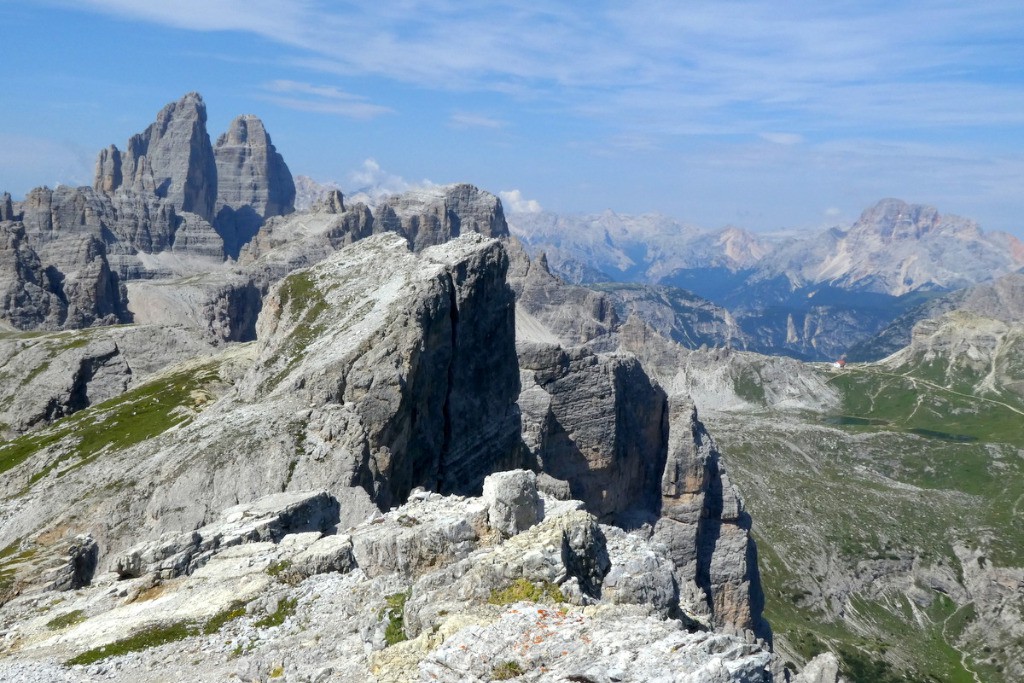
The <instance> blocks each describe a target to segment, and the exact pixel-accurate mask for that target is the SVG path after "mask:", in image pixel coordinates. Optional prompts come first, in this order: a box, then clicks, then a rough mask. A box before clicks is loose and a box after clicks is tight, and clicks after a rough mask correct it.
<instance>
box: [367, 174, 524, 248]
mask: <svg viewBox="0 0 1024 683" xmlns="http://www.w3.org/2000/svg"><path fill="white" fill-rule="evenodd" d="M376 220H377V221H378V223H380V229H381V230H386V231H391V232H397V233H399V234H400V235H402V236H404V237H405V238H406V239H407V240H409V244H410V246H412V248H413V250H414V251H421V250H423V249H426V248H427V247H430V246H433V245H435V244H442V243H444V242H447V241H448V240H450V239H453V238H455V237H458V236H459V235H465V234H466V233H469V232H476V233H479V234H481V235H483V236H484V237H508V225H507V224H506V223H505V213H504V211H503V210H502V208H501V200H500V199H498V198H497V197H495V196H494V195H493V194H491V193H490V192H485V191H482V190H479V189H477V188H476V187H473V186H472V185H467V184H459V185H438V186H434V187H429V188H425V189H420V190H410V191H409V192H405V193H403V194H400V195H395V196H393V197H390V198H388V199H387V201H385V202H384V203H383V204H381V205H380V206H379V207H378V208H377V215H376Z"/></svg>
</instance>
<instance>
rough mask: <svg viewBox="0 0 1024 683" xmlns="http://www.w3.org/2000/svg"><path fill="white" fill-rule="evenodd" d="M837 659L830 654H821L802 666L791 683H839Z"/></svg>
mask: <svg viewBox="0 0 1024 683" xmlns="http://www.w3.org/2000/svg"><path fill="white" fill-rule="evenodd" d="M841 680H842V679H841V678H840V677H839V659H838V658H837V657H836V656H835V655H834V654H832V653H831V652H823V653H821V654H820V655H817V656H816V657H814V659H812V660H811V661H809V662H807V664H805V665H804V668H803V670H802V671H800V673H798V674H797V675H796V676H795V677H794V678H793V681H792V683H839V681H841Z"/></svg>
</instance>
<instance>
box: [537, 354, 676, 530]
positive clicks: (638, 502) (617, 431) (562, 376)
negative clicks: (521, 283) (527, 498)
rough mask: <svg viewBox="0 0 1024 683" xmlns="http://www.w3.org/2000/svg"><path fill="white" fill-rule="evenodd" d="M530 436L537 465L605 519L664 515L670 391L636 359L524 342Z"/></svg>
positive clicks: (621, 519) (589, 508)
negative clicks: (661, 494)
mask: <svg viewBox="0 0 1024 683" xmlns="http://www.w3.org/2000/svg"><path fill="white" fill-rule="evenodd" d="M519 363H520V367H521V377H522V385H523V391H522V393H521V394H520V398H519V405H520V409H521V411H522V414H523V439H524V443H525V444H526V446H527V448H528V449H529V451H530V454H531V456H532V457H533V458H534V459H535V460H536V462H537V465H538V466H539V467H540V468H541V469H542V470H543V471H544V472H546V473H547V474H549V475H551V476H553V477H555V478H556V479H562V480H565V481H567V482H568V483H569V487H570V489H571V491H572V495H573V497H574V498H577V499H579V500H582V501H584V502H585V503H586V504H587V509H588V510H590V511H592V512H593V513H594V514H596V515H598V516H599V517H600V518H601V519H605V520H612V519H616V520H619V521H623V522H625V521H626V519H627V518H628V517H630V516H631V515H634V514H639V516H640V517H644V516H645V515H656V513H657V509H658V499H659V495H658V490H659V485H658V482H659V481H660V479H661V473H662V469H663V467H664V462H665V453H666V450H665V449H666V443H667V439H668V421H667V415H668V408H667V405H668V404H667V401H666V397H665V393H664V392H663V391H662V390H661V388H660V387H658V386H657V385H655V384H653V383H652V382H651V380H650V379H649V378H648V377H647V374H646V373H645V372H644V370H643V368H642V367H641V366H640V364H639V363H638V362H637V360H636V359H635V358H634V357H632V356H628V355H614V354H594V353H592V352H590V351H589V350H587V349H585V348H579V347H577V348H569V349H562V348H560V347H558V346H552V345H544V344H520V345H519Z"/></svg>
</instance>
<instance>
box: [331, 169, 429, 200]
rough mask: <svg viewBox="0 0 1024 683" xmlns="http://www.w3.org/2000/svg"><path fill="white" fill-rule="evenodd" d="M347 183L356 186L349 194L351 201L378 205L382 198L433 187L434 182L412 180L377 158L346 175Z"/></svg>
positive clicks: (348, 198) (349, 185) (348, 197)
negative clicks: (382, 166)
mask: <svg viewBox="0 0 1024 683" xmlns="http://www.w3.org/2000/svg"><path fill="white" fill-rule="evenodd" d="M346 181H347V182H346V185H347V186H348V187H353V188H355V189H354V190H353V191H352V192H351V193H350V194H349V195H348V196H347V200H348V201H349V202H363V203H364V204H367V205H369V206H376V205H377V204H379V203H380V201H381V200H382V199H384V198H385V197H388V196H390V195H393V194H398V193H400V192H407V191H409V190H415V189H419V188H423V187H432V186H433V185H434V183H433V182H431V181H430V180H427V179H423V180H421V181H419V182H410V181H408V180H406V179H405V178H403V177H402V176H400V175H397V174H395V173H390V172H388V171H386V170H384V169H383V168H381V165H380V164H379V163H377V160H376V159H372V158H371V159H367V160H366V161H364V162H363V165H362V166H360V167H359V168H357V169H356V170H354V171H351V172H349V173H348V174H347V176H346Z"/></svg>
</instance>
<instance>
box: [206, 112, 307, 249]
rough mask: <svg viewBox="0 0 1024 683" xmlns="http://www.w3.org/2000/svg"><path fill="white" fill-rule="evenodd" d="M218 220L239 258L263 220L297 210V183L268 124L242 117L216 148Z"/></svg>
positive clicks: (226, 242)
mask: <svg viewBox="0 0 1024 683" xmlns="http://www.w3.org/2000/svg"><path fill="white" fill-rule="evenodd" d="M213 154H214V158H215V160H216V164H217V215H216V219H215V222H214V225H215V227H216V228H217V232H218V233H219V234H220V235H221V237H222V238H223V239H224V251H225V253H226V254H227V255H228V256H231V257H237V255H238V252H239V250H240V249H241V247H242V245H244V244H246V243H247V242H249V240H251V239H252V238H253V236H254V235H255V234H256V232H257V231H258V230H259V228H260V226H261V225H262V224H263V221H264V220H265V219H267V218H270V217H271V216H284V215H287V214H289V213H292V212H293V211H294V210H295V182H294V180H293V179H292V174H291V171H289V170H288V165H287V164H285V162H284V159H283V158H282V157H281V155H280V154H279V153H278V151H277V148H276V147H274V143H272V142H271V141H270V135H269V134H268V133H267V129H266V128H265V127H264V125H263V121H261V120H260V119H259V117H257V116H253V115H252V114H245V115H243V116H239V117H237V118H236V119H235V120H234V121H232V122H231V125H230V126H229V127H228V130H227V132H226V133H224V134H223V135H221V136H220V137H219V138H217V144H216V145H215V147H214V151H213Z"/></svg>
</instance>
